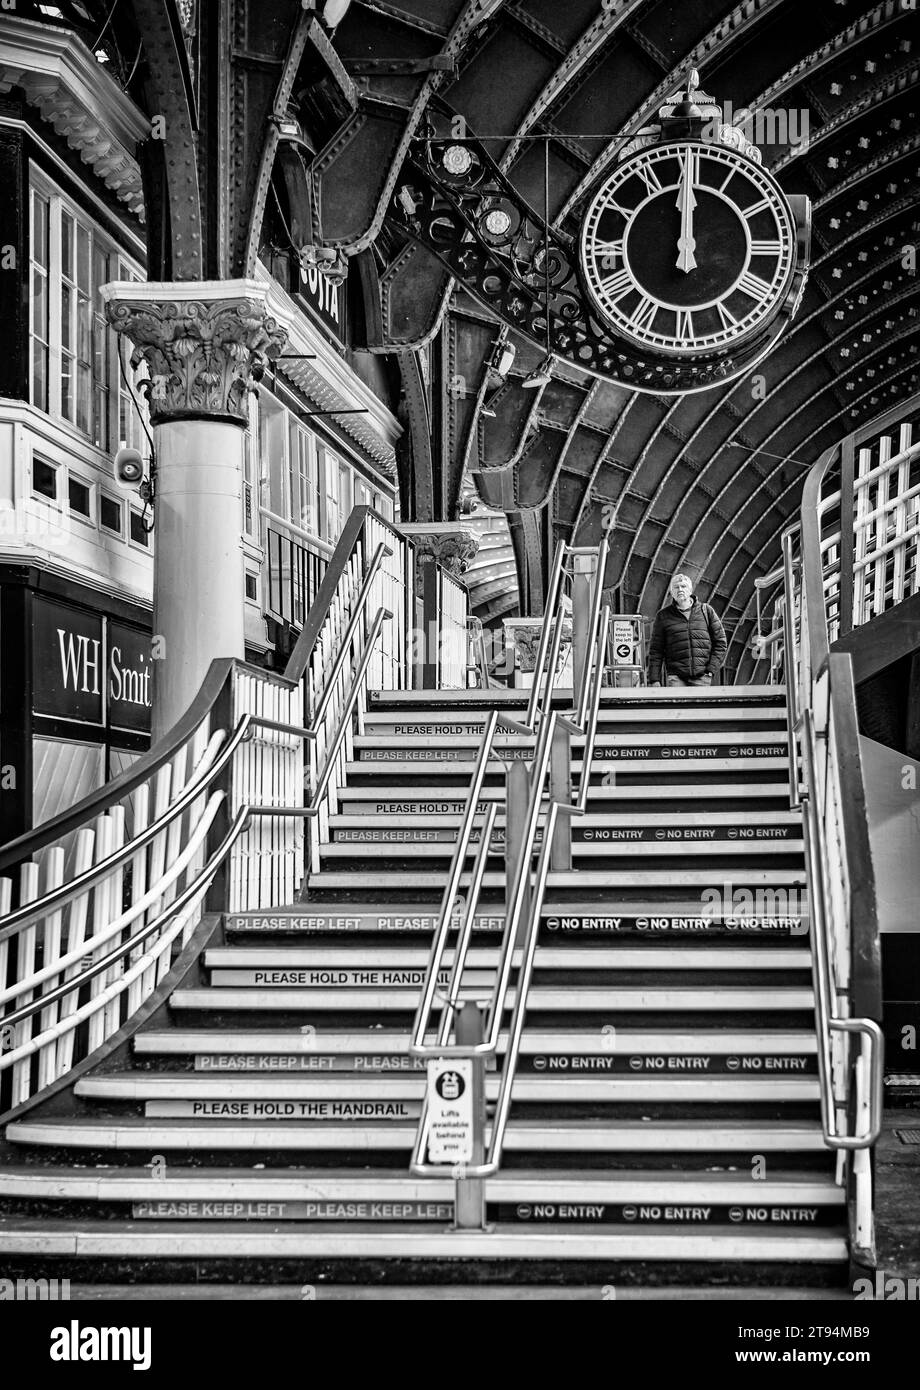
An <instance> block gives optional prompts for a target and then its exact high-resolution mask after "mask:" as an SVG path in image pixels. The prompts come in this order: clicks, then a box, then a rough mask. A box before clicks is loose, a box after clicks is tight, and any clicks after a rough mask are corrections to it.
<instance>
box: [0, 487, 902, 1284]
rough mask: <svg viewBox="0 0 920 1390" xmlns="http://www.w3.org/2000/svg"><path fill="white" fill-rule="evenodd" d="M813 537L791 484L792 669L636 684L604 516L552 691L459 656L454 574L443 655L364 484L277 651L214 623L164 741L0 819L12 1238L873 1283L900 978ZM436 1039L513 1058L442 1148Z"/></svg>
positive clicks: (359, 1260)
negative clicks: (417, 657) (415, 647)
mask: <svg viewBox="0 0 920 1390" xmlns="http://www.w3.org/2000/svg"><path fill="white" fill-rule="evenodd" d="M823 466H825V467H826V460H825V462H824V465H823ZM819 482H820V479H819ZM806 491H807V490H806ZM838 496H839V494H838ZM826 510H827V509H826V508H825V511H826ZM826 550H827V546H826V545H822V530H821V521H820V508H819V507H813V510H812V513H811V514H807V515H806V513H805V511H804V510H803V516H802V523H801V527H800V529H799V530H798V531H797V532H796V534H795V535H791V534H790V535H789V536H787V538H786V542H785V546H784V556H785V571H784V577H785V589H784V595H785V597H784V605H783V618H782V621H783V628H782V646H783V648H784V651H785V654H786V655H785V666H786V669H787V670H788V671H789V674H790V683H789V684H787V685H785V686H782V685H778V684H776V683H773V684H770V685H748V686H732V687H715V688H712V689H709V690H701V689H680V690H674V689H668V688H665V689H655V690H652V689H648V688H645V687H637V688H617V686H616V684H615V682H614V681H613V680H612V671H611V668H610V664H609V662H610V648H609V646H608V642H607V637H608V631H609V623H610V614H609V612H608V611H607V610H606V609H605V610H603V612H602V610H601V589H602V585H601V583H600V579H601V577H602V576H603V574H604V564H605V554H606V552H605V543H603V542H602V545H601V547H600V548H599V549H598V550H597V552H596V553H595V554H594V555H593V558H592V556H591V554H590V553H589V552H586V551H579V550H575V549H571V550H570V548H568V547H565V546H561V547H560V548H559V550H558V551H557V554H556V557H555V559H554V564H553V568H552V572H551V576H550V582H549V588H548V596H547V610H546V611H547V618H546V620H545V622H544V624H543V632H542V637H541V642H540V652H539V654H538V658H537V668H536V671H535V673H534V677H533V680H534V688H533V689H532V690H530V691H528V690H517V689H510V688H507V687H502V688H495V687H494V686H490V685H488V684H486V682H487V681H488V679H489V677H488V674H487V673H484V672H480V673H479V674H480V676H481V677H482V680H483V686H482V688H477V689H469V688H465V686H466V681H467V679H468V675H469V671H468V668H469V662H468V659H467V652H466V647H465V642H466V636H467V632H466V627H465V620H464V612H463V605H462V593H461V591H459V590H458V587H457V585H456V583H455V581H454V580H452V579H451V577H450V576H449V575H447V574H446V573H445V574H442V575H441V576H440V578H439V582H438V586H437V588H438V591H439V593H440V595H441V600H442V609H441V612H440V616H439V621H440V622H441V625H442V630H441V631H440V632H439V643H438V653H437V657H436V659H432V658H431V656H430V654H429V657H428V660H427V666H426V671H427V672H428V679H429V681H431V675H432V673H433V675H434V679H433V681H431V684H432V686H433V688H430V689H418V688H417V686H418V684H419V682H418V680H417V678H416V677H417V668H416V667H414V665H413V661H414V658H413V654H412V650H411V647H412V644H411V641H410V634H411V626H412V619H413V617H414V596H415V594H416V592H417V589H416V584H415V574H414V569H413V566H414V564H415V560H414V558H413V555H412V546H411V544H410V543H409V542H407V541H406V540H404V538H402V537H400V536H399V535H398V534H397V533H396V532H395V531H394V530H393V528H392V527H390V526H389V525H388V524H387V523H385V522H383V521H382V519H381V518H379V517H376V516H375V515H374V514H373V513H372V512H370V511H369V509H367V508H357V509H356V510H355V513H353V515H352V518H351V519H350V520H349V523H348V525H347V526H346V529H345V532H344V533H343V536H342V539H341V541H340V544H339V547H338V548H337V551H336V554H335V556H334V557H333V559H332V561H331V562H330V567H329V569H328V571H327V573H326V576H325V578H324V579H323V582H322V585H321V586H320V589H319V592H318V593H317V595H316V598H315V601H314V604H313V608H312V610H311V613H310V614H309V615H308V617H307V621H306V625H305V627H304V630H303V632H302V633H301V635H300V637H299V638H298V641H297V643H296V646H295V648H294V650H293V652H292V655H291V659H290V662H289V664H288V668H287V670H286V672H285V673H284V675H283V676H278V675H275V674H272V673H267V672H264V671H259V670H256V669H255V668H253V667H249V666H246V665H245V664H244V663H241V662H237V661H218V662H215V663H213V665H212V668H211V670H210V671H209V673H208V676H207V678H206V680H205V683H204V685H203V686H202V690H201V692H200V694H199V696H198V698H197V700H196V701H195V703H194V705H193V707H192V708H191V709H190V710H189V712H188V714H187V715H186V716H185V718H184V719H183V720H182V721H180V724H179V725H178V726H177V727H176V728H175V729H174V730H173V731H172V732H171V734H170V735H169V736H168V737H167V738H166V739H165V740H162V741H161V743H160V744H159V745H157V747H156V748H154V749H153V750H151V752H150V753H149V754H147V755H145V756H144V757H143V758H141V759H139V760H138V762H137V763H136V764H135V765H134V766H133V767H132V768H130V769H128V770H127V771H126V772H125V773H124V774H122V776H121V777H120V778H119V779H117V780H116V782H114V783H112V784H110V785H109V786H108V787H107V788H104V789H103V791H102V792H100V793H96V794H94V796H93V797H91V798H88V800H87V801H86V802H84V803H82V804H81V805H80V806H78V807H75V808H73V810H72V811H69V812H67V813H65V814H64V815H62V816H59V817H58V818H57V819H56V820H55V821H52V822H49V823H48V824H47V825H45V826H42V827H39V829H38V830H37V831H34V832H32V833H31V834H30V835H29V836H26V837H24V838H23V840H22V841H20V842H17V843H14V844H12V845H9V846H6V847H4V848H3V849H0V875H2V876H3V877H0V911H2V912H3V913H4V914H5V915H4V916H3V917H2V919H0V1119H2V1120H3V1122H4V1126H5V1127H4V1130H3V1137H2V1140H0V1202H2V1215H0V1253H2V1264H3V1269H4V1273H5V1275H6V1276H7V1277H17V1276H18V1275H23V1276H27V1275H34V1274H36V1273H38V1272H40V1273H42V1274H44V1275H47V1276H54V1275H56V1276H58V1277H61V1276H63V1277H69V1278H70V1279H71V1280H72V1281H73V1282H75V1283H77V1284H86V1285H89V1286H95V1287H97V1288H100V1289H101V1288H102V1287H103V1286H109V1287H110V1286H115V1287H116V1288H118V1289H119V1290H121V1291H124V1290H125V1289H128V1288H133V1289H135V1290H136V1291H137V1292H138V1293H139V1294H140V1296H146V1297H149V1296H157V1295H158V1294H159V1295H164V1294H165V1295H167V1296H168V1295H169V1293H170V1292H171V1291H174V1290H181V1291H182V1292H183V1293H184V1294H189V1295H191V1294H193V1293H194V1292H195V1291H196V1290H197V1294H198V1296H202V1297H211V1296H242V1297H255V1296H259V1294H260V1292H262V1293H264V1292H266V1291H270V1296H272V1297H296V1298H299V1297H312V1296H323V1297H327V1296H328V1297H336V1296H341V1297H350V1296H355V1292H356V1291H360V1290H362V1289H363V1290H365V1292H366V1291H367V1290H376V1291H377V1292H378V1293H379V1294H380V1295H381V1296H393V1295H394V1293H396V1292H398V1291H399V1290H402V1291H403V1292H404V1293H405V1294H406V1296H409V1295H410V1294H411V1292H412V1291H414V1292H415V1293H417V1294H419V1295H420V1296H426V1295H427V1296H433V1292H432V1291H436V1290H438V1289H441V1290H445V1289H453V1290H454V1291H457V1290H461V1291H465V1292H466V1294H467V1295H468V1296H484V1297H486V1296H496V1297H500V1296H504V1297H508V1296H528V1294H530V1295H533V1294H538V1293H539V1291H541V1290H542V1291H544V1293H546V1292H547V1291H549V1292H558V1293H560V1294H562V1296H566V1297H586V1298H597V1297H600V1298H616V1297H627V1298H637V1297H638V1298H641V1297H653V1298H654V1297H667V1296H674V1297H684V1296H689V1297H693V1296H697V1297H698V1296H703V1295H705V1293H706V1292H707V1291H709V1293H711V1294H712V1295H713V1296H716V1297H757V1296H761V1297H765V1298H772V1297H778V1296H782V1295H783V1294H787V1295H789V1296H795V1297H802V1296H809V1295H813V1296H815V1297H828V1296H831V1297H833V1296H835V1295H836V1296H846V1292H847V1290H848V1289H849V1288H851V1287H852V1280H853V1278H854V1275H855V1274H856V1272H857V1271H864V1270H866V1269H869V1270H871V1269H872V1267H873V1261H874V1243H875V1233H874V1200H875V1199H874V1187H873V1166H872V1157H871V1151H872V1145H873V1143H874V1142H875V1139H876V1137H877V1135H878V1133H879V1128H880V1123H881V1034H880V1030H879V1027H878V1020H879V1018H880V994H879V983H878V970H877V963H878V936H877V924H876V918H875V905H874V896H873V894H874V884H873V880H872V871H871V859H870V856H869V852H868V832H867V826H866V821H865V814H864V808H863V803H862V800H861V787H862V784H861V771H860V766H859V759H858V755H856V756H854V753H853V750H854V749H855V748H858V736H857V731H856V720H855V702H854V693H853V683H852V675H851V670H850V663H849V657H848V656H845V655H840V654H837V653H834V652H829V651H828V641H827V636H828V634H827V627H826V611H825V607H824V594H823V577H822V554H823V552H824V551H826ZM566 589H568V591H569V592H568V596H567V606H566V603H564V602H563V599H564V598H565V597H566V595H565V592H564V591H565V590H566ZM565 615H570V617H567V616H565ZM569 640H571V646H572V652H571V669H572V670H574V672H575V686H574V689H559V688H557V687H556V684H555V682H556V673H557V672H558V671H560V670H563V669H567V668H566V665H565V653H564V652H563V650H562V646H563V643H564V642H565V643H567V642H569ZM458 643H459V646H458V645H457V644H458ZM774 664H775V663H774ZM471 1005H476V1007H475V1008H473V1007H471ZM437 1059H446V1060H447V1061H448V1062H450V1064H451V1065H453V1064H455V1065H456V1068H457V1072H458V1073H461V1072H463V1069H464V1068H465V1067H469V1068H471V1071H470V1072H463V1074H464V1075H473V1076H474V1077H475V1078H476V1083H475V1085H474V1091H475V1093H476V1095H477V1096H478V1094H479V1090H478V1087H479V1086H480V1084H481V1088H482V1093H483V1104H482V1107H481V1109H480V1108H479V1107H478V1105H477V1107H476V1108H475V1109H476V1119H475V1122H474V1126H473V1128H474V1130H475V1142H474V1144H473V1148H472V1150H471V1152H470V1153H467V1154H466V1156H465V1157H464V1159H463V1161H460V1162H455V1163H452V1164H449V1163H441V1164H438V1163H437V1162H436V1161H435V1159H434V1157H433V1155H434V1149H433V1147H431V1145H432V1142H433V1141H432V1133H433V1131H432V1129H431V1124H432V1121H431V1115H430V1105H431V1102H430V1100H429V1094H430V1093H429V1087H428V1068H429V1065H432V1064H434V1065H435V1066H437V1065H439V1063H438V1062H437ZM452 1080H453V1081H454V1084H456V1078H455V1077H454V1078H452Z"/></svg>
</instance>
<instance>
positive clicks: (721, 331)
mask: <svg viewBox="0 0 920 1390" xmlns="http://www.w3.org/2000/svg"><path fill="white" fill-rule="evenodd" d="M795 245H796V231H795V224H794V222H793V218H792V214H791V212H790V210H789V206H788V204H787V203H786V200H785V198H784V197H783V195H782V193H781V192H780V190H779V188H778V187H777V185H776V183H775V182H774V180H773V179H772V178H771V177H770V175H769V174H767V173H766V172H765V171H764V170H763V169H761V168H760V166H759V165H757V164H754V163H753V162H752V161H751V160H750V159H748V158H747V157H746V156H744V155H741V154H738V153H737V152H736V151H734V150H732V149H730V148H728V147H727V146H724V145H717V144H710V143H707V142H702V141H699V142H697V141H694V142H683V141H681V142H679V143H673V144H665V145H656V146H653V147H652V148H650V149H648V150H643V151H642V152H640V153H639V154H637V155H634V156H633V157H632V158H631V159H628V160H626V161H625V163H624V164H622V165H621V166H620V168H619V169H617V170H616V172H615V173H614V174H613V175H612V176H611V177H610V178H609V179H608V180H607V181H606V183H604V184H603V185H602V187H601V188H600V189H599V191H598V192H597V194H596V195H595V197H594V199H593V201H592V202H591V204H590V206H589V208H588V213H587V216H586V217H585V221H584V226H583V228H582V242H581V261H582V269H583V271H584V275H585V280H586V283H587V287H588V290H589V292H590V294H591V297H592V299H593V300H594V303H595V305H596V308H597V309H598V311H599V313H600V315H601V317H602V318H603V320H604V321H605V323H607V324H608V325H610V326H611V327H612V328H613V329H614V330H615V331H616V332H617V333H619V334H621V335H622V336H623V337H624V338H626V339H628V340H629V341H630V342H632V343H634V344H635V345H636V346H637V347H640V348H643V349H645V350H646V351H652V352H662V353H667V354H671V355H673V356H678V357H693V356H696V355H698V354H700V353H707V352H712V351H714V350H718V349H719V348H728V347H731V348H734V347H737V345H738V344H739V343H741V342H742V341H745V340H747V339H748V338H750V337H753V336H754V335H755V334H756V333H757V332H758V331H760V330H762V329H764V328H765V327H766V326H767V325H768V324H769V323H770V321H771V320H772V319H773V317H774V316H775V314H776V312H777V310H778V309H779V308H780V306H781V305H782V303H783V301H784V299H785V297H786V295H787V293H788V291H789V286H790V282H791V279H792V275H793V272H794V269H795Z"/></svg>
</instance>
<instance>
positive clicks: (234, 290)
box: [102, 280, 287, 425]
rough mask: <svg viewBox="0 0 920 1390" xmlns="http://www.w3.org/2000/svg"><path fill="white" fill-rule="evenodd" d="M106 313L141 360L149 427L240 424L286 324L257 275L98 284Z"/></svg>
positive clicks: (134, 358) (135, 360)
mask: <svg viewBox="0 0 920 1390" xmlns="http://www.w3.org/2000/svg"><path fill="white" fill-rule="evenodd" d="M102 296H103V299H104V301H105V313H106V318H107V319H108V321H109V323H110V324H111V325H112V327H113V328H114V329H115V332H116V333H123V334H125V336H126V337H127V338H128V339H130V341H131V343H132V345H133V347H134V353H133V356H132V359H131V360H132V364H133V365H135V366H137V365H138V364H139V363H141V362H146V363H147V368H148V370H149V373H150V385H149V387H148V388H147V389H148V399H149V402H150V415H151V420H152V422H153V424H155V425H159V424H163V423H165V422H166V421H168V420H200V419H209V420H225V421H229V422H231V423H233V424H238V425H245V424H246V423H247V420H248V409H247V404H246V392H247V390H248V389H249V385H250V382H251V380H252V379H253V376H254V374H255V377H256V378H258V376H259V375H261V372H262V371H263V370H264V368H265V363H266V361H267V360H268V359H269V358H272V357H277V356H278V355H279V354H280V352H281V351H282V349H283V347H284V345H285V342H286V341H287V329H286V328H285V327H284V326H283V325H281V324H280V323H279V322H278V321H277V319H275V318H273V317H272V316H271V314H269V312H268V310H267V307H266V302H265V301H266V289H265V286H264V285H262V284H260V283H259V282H257V281H255V280H222V281H213V280H212V281H205V282H199V281H182V282H177V283H163V282H151V281H147V282H138V283H133V282H132V283H128V282H126V281H118V282H114V283H112V284H109V285H104V286H103V287H102Z"/></svg>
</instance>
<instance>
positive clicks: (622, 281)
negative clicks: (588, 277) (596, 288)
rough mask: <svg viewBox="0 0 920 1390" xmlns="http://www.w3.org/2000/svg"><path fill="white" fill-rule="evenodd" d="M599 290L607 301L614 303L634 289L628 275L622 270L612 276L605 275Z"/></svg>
mask: <svg viewBox="0 0 920 1390" xmlns="http://www.w3.org/2000/svg"><path fill="white" fill-rule="evenodd" d="M601 289H602V290H603V291H604V294H605V295H607V297H608V299H612V300H614V301H616V300H618V299H622V298H623V296H624V294H628V293H629V291H630V290H631V289H635V286H634V285H633V282H632V280H631V278H630V276H629V273H628V272H627V271H625V270H623V269H620V270H617V271H615V272H614V274H613V275H607V276H606V277H605V278H604V279H603V280H602V281H601Z"/></svg>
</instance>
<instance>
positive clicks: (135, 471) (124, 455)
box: [115, 449, 144, 488]
mask: <svg viewBox="0 0 920 1390" xmlns="http://www.w3.org/2000/svg"><path fill="white" fill-rule="evenodd" d="M143 477H144V460H143V459H142V458H141V456H140V454H139V453H138V451H137V449H119V450H118V453H117V454H116V455H115V481H116V483H118V485H119V487H126V488H135V487H138V486H139V484H140V483H141V482H142V481H143Z"/></svg>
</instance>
